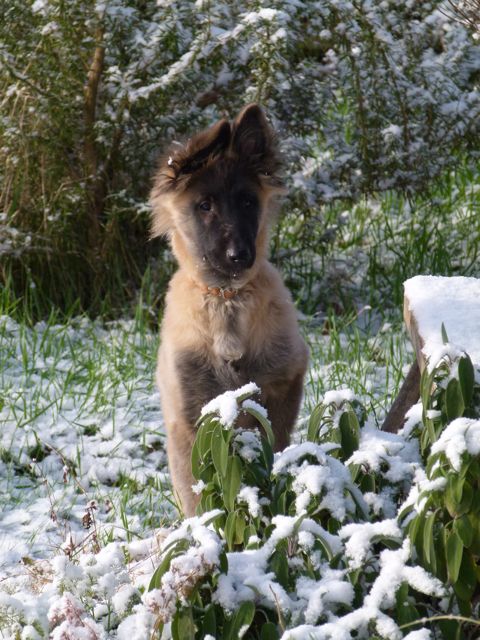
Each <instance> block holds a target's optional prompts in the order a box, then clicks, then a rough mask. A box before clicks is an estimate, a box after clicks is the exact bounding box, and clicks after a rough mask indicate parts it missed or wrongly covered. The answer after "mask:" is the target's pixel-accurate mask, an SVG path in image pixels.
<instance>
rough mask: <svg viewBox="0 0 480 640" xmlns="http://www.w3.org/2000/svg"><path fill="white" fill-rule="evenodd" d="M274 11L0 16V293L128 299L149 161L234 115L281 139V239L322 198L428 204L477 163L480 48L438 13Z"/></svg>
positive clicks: (129, 2) (120, 10)
mask: <svg viewBox="0 0 480 640" xmlns="http://www.w3.org/2000/svg"><path fill="white" fill-rule="evenodd" d="M269 4H270V8H262V6H261V4H260V3H254V4H253V5H252V4H251V3H240V4H238V3H237V4H232V3H230V2H223V1H221V2H215V3H210V2H204V1H201V2H188V3H186V2H180V1H172V2H164V3H157V2H155V1H154V0H147V1H143V0H142V1H141V2H140V1H137V0H115V1H113V2H108V3H107V2H105V3H103V2H96V3H95V2H79V1H78V0H75V1H73V2H67V3H66V2H60V1H59V0H34V1H32V0H30V1H29V2H27V3H25V2H23V1H20V0H14V1H13V2H10V3H9V6H8V9H7V10H6V14H5V19H4V20H3V22H2V25H1V26H0V41H1V43H2V45H1V47H0V59H1V62H2V65H1V70H0V86H1V88H2V95H3V96H4V97H3V99H2V101H1V103H0V105H1V106H0V131H1V136H2V145H1V148H0V166H1V167H2V169H1V178H2V184H3V186H2V192H1V204H2V213H0V216H1V217H0V233H1V234H2V242H1V244H0V252H1V254H2V258H3V260H2V268H1V270H0V284H2V286H6V285H7V284H8V285H9V286H11V287H13V290H14V291H15V292H17V294H20V295H30V296H31V295H32V292H31V290H30V289H29V285H30V284H32V283H33V285H35V286H36V287H37V289H38V291H39V293H40V294H41V295H39V296H38V298H39V299H40V300H41V299H42V295H43V298H47V299H48V300H49V301H53V302H55V303H56V304H58V305H60V306H62V305H63V307H65V306H68V305H69V304H72V302H73V301H75V300H76V299H77V298H79V299H80V302H81V307H82V308H84V309H90V310H92V311H95V310H97V311H98V310H99V309H101V308H102V305H105V304H106V305H107V306H108V304H109V303H110V306H112V305H113V306H115V305H117V306H118V305H120V304H121V303H122V302H123V301H124V300H125V299H129V298H131V297H132V296H133V295H134V292H135V290H136V288H137V287H138V285H139V282H140V281H141V278H142V274H143V272H144V270H145V267H146V265H147V263H148V261H149V258H150V257H151V256H152V255H155V254H158V252H159V251H161V245H158V244H157V245H154V244H151V245H149V244H146V239H147V228H148V215H147V214H148V208H147V207H146V204H145V202H146V197H147V194H148V191H149V181H150V176H151V174H152V171H153V166H154V163H155V158H156V156H157V155H158V153H159V151H160V150H161V148H162V147H163V146H164V145H165V144H166V142H167V141H170V140H171V139H172V138H173V139H175V138H182V137H185V136H188V135H189V134H190V133H191V132H192V131H195V130H197V129H198V128H199V127H203V126H206V125H208V124H210V123H211V122H212V121H214V120H216V119H218V118H220V117H221V116H223V115H225V114H227V115H229V116H233V115H234V114H235V113H236V111H237V110H238V109H239V108H240V107H241V106H243V104H244V103H245V101H259V102H261V103H263V104H264V105H265V107H266V108H267V110H268V112H269V113H270V114H271V117H272V119H273V121H274V124H275V126H276V127H277V128H278V129H279V131H280V134H281V137H282V140H283V146H284V149H285V152H286V157H287V165H288V167H287V168H288V175H289V176H290V186H291V188H292V196H291V201H290V207H289V210H290V211H292V215H291V217H290V219H289V224H290V225H297V224H298V222H299V221H300V222H301V223H302V225H303V226H304V227H307V228H310V226H309V224H308V223H309V221H313V222H312V224H313V225H314V226H315V225H317V224H318V207H319V205H320V204H321V203H323V202H326V201H330V200H332V199H333V198H348V199H352V198H357V197H358V196H359V194H362V193H366V192H371V191H374V190H384V189H391V188H395V189H403V190H406V191H408V192H411V191H413V190H418V189H424V188H427V187H428V185H429V184H430V182H431V180H432V178H434V177H435V176H438V175H439V174H440V173H441V172H442V171H444V170H445V169H446V168H447V167H451V166H452V165H454V164H455V163H456V161H457V160H456V158H457V157H458V154H459V153H467V154H470V153H472V154H473V155H474V156H475V149H477V148H478V145H477V142H478V123H479V122H480V118H479V112H480V98H479V93H478V88H477V87H478V71H479V68H480V62H479V59H480V58H479V55H478V47H475V44H474V42H473V41H471V39H470V36H469V33H468V29H467V28H466V27H465V26H464V25H462V24H461V23H460V22H458V21H456V20H455V19H453V18H452V17H448V16H446V15H445V14H444V13H442V12H441V11H440V10H439V9H438V7H439V3H438V2H424V3H416V4H412V3H390V2H382V3H371V2H367V1H363V0H362V1H361V2H350V1H347V0H345V1H342V2H337V1H335V2H333V1H328V2H325V3H323V4H318V3H291V2H286V1H285V2H284V1H283V0H276V1H275V2H273V3H269ZM439 149H441V150H442V152H441V153H439V151H438V150H439ZM308 235H309V234H308V233H306V237H308ZM321 236H322V234H320V235H319V238H321ZM320 241H321V240H319V242H320ZM146 247H147V248H146ZM300 248H301V245H300ZM167 275H168V269H167V273H166V274H165V275H163V274H162V276H161V277H160V283H159V284H160V286H161V285H162V284H163V283H164V281H165V279H166V278H165V276H167ZM40 304H41V303H40ZM43 304H45V302H44V303H43ZM47 304H48V302H47Z"/></svg>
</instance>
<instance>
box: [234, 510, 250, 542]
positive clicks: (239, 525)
mask: <svg viewBox="0 0 480 640" xmlns="http://www.w3.org/2000/svg"><path fill="white" fill-rule="evenodd" d="M235 516H236V517H235V544H243V535H244V533H245V527H246V526H247V523H246V522H245V518H244V516H243V513H242V512H241V511H235Z"/></svg>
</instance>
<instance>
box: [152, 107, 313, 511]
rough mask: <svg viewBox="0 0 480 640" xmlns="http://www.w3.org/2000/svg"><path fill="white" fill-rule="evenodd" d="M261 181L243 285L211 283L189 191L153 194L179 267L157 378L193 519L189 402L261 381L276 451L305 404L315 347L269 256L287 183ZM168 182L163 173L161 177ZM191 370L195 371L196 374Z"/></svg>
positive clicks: (175, 471)
mask: <svg viewBox="0 0 480 640" xmlns="http://www.w3.org/2000/svg"><path fill="white" fill-rule="evenodd" d="M241 117H242V114H240V116H239V118H241ZM239 118H237V122H238V120H239ZM222 122H225V121H222ZM216 126H217V127H220V126H221V123H219V124H218V125H216ZM222 126H223V125H222ZM201 135H205V134H201ZM206 139H207V140H209V138H208V136H206ZM200 146H201V145H200ZM227 152H228V150H227ZM186 155H188V154H186ZM170 169H171V166H169V165H168V164H167V168H165V166H163V167H162V168H161V169H160V171H161V172H162V171H163V172H164V173H168V171H169V170H170ZM172 171H173V170H172ZM172 175H173V174H172ZM262 178H265V179H262ZM262 178H261V179H260V181H259V183H260V184H259V187H258V189H259V194H260V202H261V216H260V221H259V228H258V233H257V236H256V241H255V246H256V251H257V254H256V256H257V257H256V260H255V263H254V264H253V265H252V267H251V268H250V269H248V270H247V271H246V272H245V273H244V274H242V275H241V277H240V279H237V280H236V281H235V283H225V282H222V283H216V282H213V281H210V282H209V281H208V279H209V278H212V276H211V274H207V273H206V271H205V268H204V265H203V263H202V260H201V257H199V256H200V254H199V251H198V248H197V246H196V239H195V233H194V229H193V228H192V225H191V223H190V222H189V217H188V215H186V213H185V211H186V210H185V206H186V205H185V197H186V196H185V193H184V192H182V191H181V190H180V191H178V190H177V191H175V190H173V191H171V192H169V191H168V189H167V191H166V192H165V189H164V188H163V192H162V188H161V189H158V188H157V189H155V188H154V191H153V194H152V204H153V207H154V222H153V231H154V233H164V234H168V236H169V238H170V241H171V245H172V249H173V252H174V254H175V257H176V259H177V261H178V263H179V270H178V271H177V272H176V274H175V275H174V276H173V278H172V280H171V282H170V286H169V290H168V293H167V297H166V308H165V315H164V318H163V323H162V329H161V346H160V350H159V354H158V367H157V383H158V387H159V389H160V393H161V398H162V409H163V415H164V419H165V424H166V429H167V450H168V459H169V465H170V470H171V474H172V480H173V486H174V490H175V493H176V494H177V495H178V497H179V499H180V501H181V505H182V508H183V511H184V513H185V514H186V515H192V514H193V513H194V511H195V506H196V504H197V502H198V498H197V497H196V496H195V495H194V494H193V492H192V490H191V486H192V483H193V482H194V481H193V478H192V474H191V469H190V455H191V448H192V444H193V441H194V438H195V429H194V419H192V418H193V417H192V416H188V410H187V408H188V407H193V408H196V407H197V404H198V406H200V403H202V402H203V403H205V402H206V401H208V400H209V399H211V398H209V397H204V396H205V393H206V390H207V389H208V388H209V386H208V385H209V383H210V382H209V381H210V379H212V380H215V381H216V382H218V385H219V389H218V392H219V393H220V392H222V391H225V390H226V389H225V388H221V387H222V385H223V387H225V386H227V385H231V387H230V388H235V387H237V386H241V385H242V384H245V383H246V382H249V381H250V379H252V380H253V381H254V382H256V383H257V384H258V386H259V387H260V388H261V390H262V397H261V399H260V401H261V402H262V403H263V404H264V405H265V406H266V407H267V410H268V413H269V417H270V419H271V421H272V427H273V430H274V433H275V437H276V449H277V450H280V449H282V448H284V447H285V446H286V445H287V444H288V441H289V436H290V432H291V430H292V428H293V425H294V422H295V419H296V416H297V413H298V408H299V404H300V400H301V395H302V385H303V377H304V374H305V370H306V366H307V357H308V352H307V348H306V345H305V343H304V341H303V339H302V338H301V336H300V333H299V330H298V325H297V320H296V312H295V308H294V305H293V303H292V300H291V296H290V294H289V292H288V291H287V289H286V288H285V286H284V284H283V282H282V279H281V277H280V274H279V273H278V271H277V270H276V269H275V268H274V267H273V266H272V265H271V264H270V263H269V262H268V260H267V252H268V236H269V227H270V224H271V220H272V217H273V215H274V212H275V209H276V204H275V196H276V195H277V194H278V192H279V191H280V190H281V186H280V185H279V184H278V183H277V184H275V179H272V178H271V176H267V177H265V176H262ZM163 179H164V177H163V176H162V177H161V178H160V180H163ZM172 179H173V178H172ZM157 180H158V178H157ZM201 284H208V285H217V284H220V285H221V286H225V285H226V284H230V286H232V287H235V288H237V289H238V294H237V295H236V296H235V297H234V298H232V299H231V300H224V299H223V298H221V297H215V296H212V295H208V294H205V293H204V291H203V290H202V288H201V287H200V286H199V285H201ZM232 323H234V325H235V330H232ZM235 362H240V363H242V362H245V363H248V364H246V365H245V369H244V370H243V369H242V367H239V370H238V371H237V369H236V368H232V363H235ZM189 367H190V368H191V367H193V369H191V371H192V373H191V375H189V372H190V369H189ZM225 371H226V372H227V373H226V374H225ZM196 372H198V390H197V389H196V381H195V375H196ZM222 372H223V373H222ZM192 378H193V380H192ZM247 378H249V379H247ZM216 382H215V384H216ZM186 383H188V384H187V385H186ZM212 384H213V383H212ZM186 386H188V388H185V387H186ZM197 401H198V402H197ZM196 403H197V404H196ZM197 417H198V416H197Z"/></svg>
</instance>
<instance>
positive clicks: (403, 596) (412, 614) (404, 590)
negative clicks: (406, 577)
mask: <svg viewBox="0 0 480 640" xmlns="http://www.w3.org/2000/svg"><path fill="white" fill-rule="evenodd" d="M395 604H396V610H397V619H396V622H397V623H398V624H399V625H404V624H409V623H410V622H414V621H415V620H418V619H419V618H420V614H419V613H418V611H417V609H415V607H413V606H412V605H411V604H410V602H409V597H408V584H407V583H406V582H403V583H402V584H401V585H400V587H399V588H398V589H397V593H396V594H395Z"/></svg>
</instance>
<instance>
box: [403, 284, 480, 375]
mask: <svg viewBox="0 0 480 640" xmlns="http://www.w3.org/2000/svg"><path fill="white" fill-rule="evenodd" d="M404 288H405V296H406V298H407V299H408V308H409V310H410V311H411V312H412V313H413V315H414V317H415V320H416V322H417V324H418V331H419V334H420V336H421V337H422V339H423V341H424V346H423V349H422V351H423V353H424V354H425V357H426V358H427V360H428V364H429V368H430V369H432V368H433V367H434V366H435V365H436V364H437V363H438V362H439V361H440V360H441V359H442V358H444V357H445V356H447V355H450V354H451V355H452V356H453V357H456V356H458V355H461V353H462V352H463V351H466V352H467V353H468V355H469V356H470V358H471V359H472V362H473V363H474V364H477V365H480V332H479V330H478V327H479V326H480V280H479V279H477V278H467V277H463V276H455V277H450V278H444V277H441V276H415V277H414V278H410V279H409V280H407V281H406V282H404ZM442 323H443V325H444V326H445V330H446V333H447V336H448V345H444V344H443V340H442V332H441V325H442Z"/></svg>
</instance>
